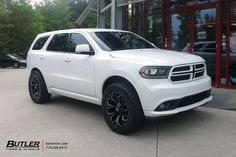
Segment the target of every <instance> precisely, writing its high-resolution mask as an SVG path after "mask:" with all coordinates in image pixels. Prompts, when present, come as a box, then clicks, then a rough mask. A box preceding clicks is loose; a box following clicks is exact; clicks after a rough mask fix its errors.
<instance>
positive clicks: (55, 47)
mask: <svg viewBox="0 0 236 157" xmlns="http://www.w3.org/2000/svg"><path fill="white" fill-rule="evenodd" d="M68 35H69V34H68V33H63V34H56V35H54V37H53V38H52V40H51V41H50V43H49V45H48V47H47V50H49V51H66V49H67V40H68Z"/></svg>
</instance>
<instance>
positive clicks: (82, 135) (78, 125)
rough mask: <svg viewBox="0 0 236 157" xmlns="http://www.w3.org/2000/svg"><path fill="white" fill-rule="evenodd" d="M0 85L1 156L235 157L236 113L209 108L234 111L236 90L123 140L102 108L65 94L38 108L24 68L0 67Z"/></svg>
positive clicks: (218, 92) (152, 123)
mask: <svg viewBox="0 0 236 157" xmlns="http://www.w3.org/2000/svg"><path fill="white" fill-rule="evenodd" d="M0 87H1V88H0V156H1V157H12V156H14V157H18V156H19V157H21V156H22V157H32V156H36V157H37V156H45V157H47V156H48V157H52V156H57V157H64V156H65V157H68V156H70V157H74V156H75V157H200V156H203V157H213V156H214V157H222V156H224V157H235V156H236V151H235V150H236V131H235V130H236V112H234V111H227V110H219V109H213V108H209V107H214V106H216V107H218V106H219V105H221V106H227V105H228V106H229V108H232V107H234V104H233V100H232V99H235V97H236V96H233V95H234V94H236V90H235V91H234V90H230V93H231V94H233V95H231V94H229V93H228V90H221V89H213V95H214V96H215V99H214V101H213V102H211V103H209V104H208V105H207V108H206V107H201V108H198V109H196V110H193V111H189V112H186V113H183V114H179V115H176V116H172V117H168V118H164V119H159V120H146V121H145V123H144V126H143V127H142V128H141V130H139V131H138V132H136V133H134V134H131V135H129V136H120V135H118V134H116V133H113V132H112V131H111V130H110V129H109V128H108V127H107V125H106V124H105V121H104V119H103V117H102V113H101V109H100V107H99V106H96V105H93V104H89V103H85V102H81V101H78V100H74V99H70V98H66V97H61V96H54V97H53V98H52V100H51V102H50V103H48V104H45V105H37V104H34V103H33V102H32V101H31V100H30V98H29V95H28V91H27V78H26V75H25V70H24V69H19V70H14V69H4V70H3V69H1V70H0ZM221 91H222V92H221ZM218 95H220V96H221V97H220V98H218ZM218 99H219V100H218ZM224 99H225V100H224ZM225 104H226V105H225ZM8 140H28V141H29V140H40V141H42V140H44V141H48V142H67V143H68V148H67V149H65V150H48V149H45V150H44V151H42V150H39V151H29V150H28V151H10V150H6V144H7V141H8Z"/></svg>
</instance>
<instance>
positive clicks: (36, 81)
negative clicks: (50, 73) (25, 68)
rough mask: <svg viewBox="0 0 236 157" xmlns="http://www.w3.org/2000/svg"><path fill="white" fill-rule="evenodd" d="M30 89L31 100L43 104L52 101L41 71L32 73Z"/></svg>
mask: <svg viewBox="0 0 236 157" xmlns="http://www.w3.org/2000/svg"><path fill="white" fill-rule="evenodd" d="M28 89H29V94H30V97H31V99H32V100H33V101H34V102H35V103H37V104H42V103H46V102H48V101H49V100H50V97H51V94H49V93H48V90H47V87H46V84H45V81H44V79H43V76H42V74H41V73H40V72H39V71H32V72H31V74H30V77H29V81H28Z"/></svg>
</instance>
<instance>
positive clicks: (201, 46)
mask: <svg viewBox="0 0 236 157" xmlns="http://www.w3.org/2000/svg"><path fill="white" fill-rule="evenodd" d="M193 16H194V25H193V32H194V36H193V39H194V40H193V47H192V52H193V53H194V54H196V55H199V56H201V57H202V58H204V59H205V60H206V65H207V71H208V75H209V76H211V78H212V79H213V81H214V80H215V71H216V9H215V8H210V9H204V10H197V11H195V12H194V15H193Z"/></svg>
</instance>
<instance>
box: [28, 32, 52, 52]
mask: <svg viewBox="0 0 236 157" xmlns="http://www.w3.org/2000/svg"><path fill="white" fill-rule="evenodd" d="M43 38H46V40H45V42H44V43H43V45H42V47H41V48H39V49H35V48H34V47H35V45H36V44H37V42H38V41H39V40H40V39H43ZM49 38H50V35H46V36H41V37H39V38H38V39H37V40H36V41H35V42H34V45H33V46H32V50H34V51H37V50H42V48H43V47H44V46H45V44H46V43H47V41H48V39H49Z"/></svg>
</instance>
